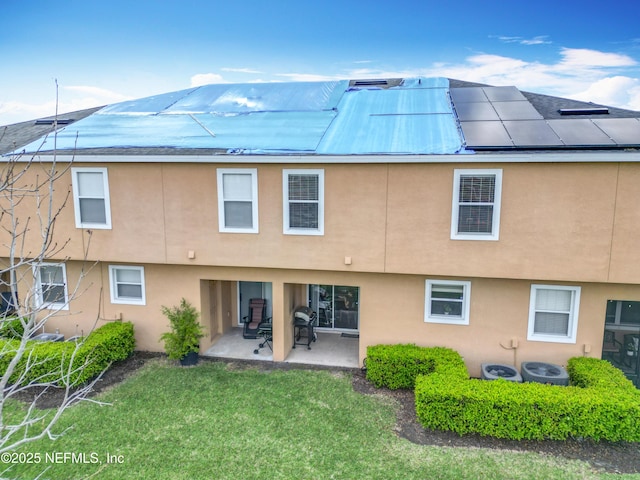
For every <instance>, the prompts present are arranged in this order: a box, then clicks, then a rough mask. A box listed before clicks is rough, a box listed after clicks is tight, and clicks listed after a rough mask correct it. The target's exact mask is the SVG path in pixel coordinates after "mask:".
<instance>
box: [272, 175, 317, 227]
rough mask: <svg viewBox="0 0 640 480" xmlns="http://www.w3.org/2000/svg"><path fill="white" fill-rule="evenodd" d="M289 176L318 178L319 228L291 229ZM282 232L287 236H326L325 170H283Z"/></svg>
mask: <svg viewBox="0 0 640 480" xmlns="http://www.w3.org/2000/svg"><path fill="white" fill-rule="evenodd" d="M289 175H317V176H318V228H317V229H311V228H291V227H289ZM282 210H283V215H282V231H283V233H284V234H285V235H324V170H323V169H284V170H282Z"/></svg>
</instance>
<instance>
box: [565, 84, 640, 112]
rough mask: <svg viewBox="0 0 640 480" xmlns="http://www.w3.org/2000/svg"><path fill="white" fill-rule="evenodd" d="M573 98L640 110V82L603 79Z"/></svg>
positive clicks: (572, 96)
mask: <svg viewBox="0 0 640 480" xmlns="http://www.w3.org/2000/svg"><path fill="white" fill-rule="evenodd" d="M571 98H575V99H576V100H582V101H585V102H593V103H600V104H603V105H610V106H614V105H615V106H619V107H622V108H628V109H631V110H640V80H638V79H637V78H630V77H623V76H615V77H607V78H603V79H602V80H598V81H597V82H594V83H592V84H591V85H589V87H588V88H587V89H586V90H584V91H582V92H579V93H576V94H575V95H571Z"/></svg>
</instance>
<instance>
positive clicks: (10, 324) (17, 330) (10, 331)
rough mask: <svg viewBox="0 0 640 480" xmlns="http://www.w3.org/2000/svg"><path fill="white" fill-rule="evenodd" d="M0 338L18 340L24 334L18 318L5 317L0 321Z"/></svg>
mask: <svg viewBox="0 0 640 480" xmlns="http://www.w3.org/2000/svg"><path fill="white" fill-rule="evenodd" d="M0 325H1V326H0V337H3V338H20V337H22V334H23V333H24V326H23V325H22V321H21V320H20V317H7V318H4V319H2V320H0Z"/></svg>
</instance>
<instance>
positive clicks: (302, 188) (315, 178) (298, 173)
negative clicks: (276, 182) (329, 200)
mask: <svg viewBox="0 0 640 480" xmlns="http://www.w3.org/2000/svg"><path fill="white" fill-rule="evenodd" d="M283 190H284V191H283V205H284V212H283V221H284V225H283V228H284V233H288V234H298V235H322V234H323V233H324V213H323V211H324V205H323V203H324V171H323V170H284V172H283Z"/></svg>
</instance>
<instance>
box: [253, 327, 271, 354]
mask: <svg viewBox="0 0 640 480" xmlns="http://www.w3.org/2000/svg"><path fill="white" fill-rule="evenodd" d="M258 337H261V338H262V342H260V344H259V345H258V348H256V349H255V350H254V351H253V353H255V354H256V355H257V354H258V353H260V349H261V348H263V347H264V346H265V345H266V346H267V347H269V350H271V351H272V352H273V348H272V347H271V343H272V342H273V325H272V324H271V318H267V319H266V320H265V321H264V322H262V323H261V324H260V325H259V326H258Z"/></svg>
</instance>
